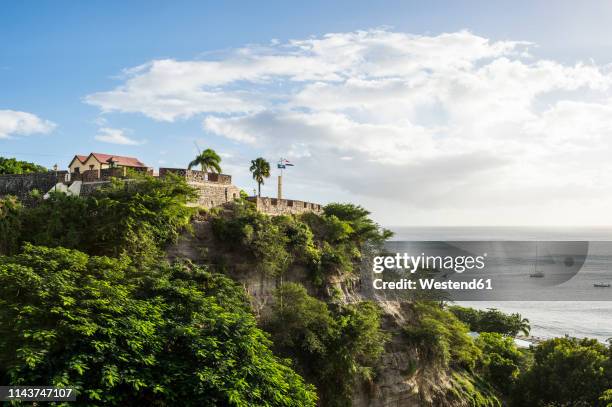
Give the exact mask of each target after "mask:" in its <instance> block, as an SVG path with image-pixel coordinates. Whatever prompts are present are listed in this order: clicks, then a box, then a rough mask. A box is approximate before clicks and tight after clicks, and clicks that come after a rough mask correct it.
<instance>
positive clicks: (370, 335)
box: [265, 283, 387, 406]
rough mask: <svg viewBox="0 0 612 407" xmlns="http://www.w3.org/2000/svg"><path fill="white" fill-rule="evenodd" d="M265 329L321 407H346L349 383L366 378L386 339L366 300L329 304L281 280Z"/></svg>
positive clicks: (377, 313) (375, 309) (374, 307)
mask: <svg viewBox="0 0 612 407" xmlns="http://www.w3.org/2000/svg"><path fill="white" fill-rule="evenodd" d="M265 327H266V329H267V330H268V331H270V332H271V334H272V339H273V341H274V343H275V345H276V348H277V350H278V351H279V352H280V353H281V354H283V355H285V356H287V357H291V358H293V359H294V360H296V361H297V367H299V368H300V370H301V371H302V373H303V374H304V375H305V377H306V378H307V379H309V380H311V381H312V382H314V383H315V384H316V386H317V388H318V390H319V394H320V395H321V398H322V402H323V403H324V405H326V406H350V405H351V396H352V394H353V389H354V385H355V384H356V383H358V382H360V381H372V380H373V378H374V371H373V368H374V366H375V364H376V362H377V361H378V358H379V357H380V355H381V354H382V352H383V350H384V344H385V342H386V340H387V337H386V335H385V334H384V333H383V331H382V330H381V329H380V310H379V308H378V306H377V305H376V304H374V303H372V302H360V303H356V304H350V305H343V306H340V305H337V306H329V305H328V304H326V303H325V302H323V301H320V300H318V299H316V298H314V297H311V296H310V295H308V293H307V292H306V290H305V289H304V287H303V286H301V285H299V284H295V283H287V284H283V285H282V286H281V287H280V288H279V289H278V290H277V292H276V296H275V303H274V305H273V313H272V316H271V318H270V320H269V321H267V322H266V324H265Z"/></svg>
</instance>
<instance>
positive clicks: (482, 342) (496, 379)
mask: <svg viewBox="0 0 612 407" xmlns="http://www.w3.org/2000/svg"><path fill="white" fill-rule="evenodd" d="M476 345H477V346H478V347H479V348H480V349H481V350H482V358H481V359H480V361H479V364H480V369H481V370H482V371H483V374H484V376H485V377H486V378H487V380H488V381H489V382H490V383H491V384H492V385H493V386H495V387H496V388H497V389H498V390H499V391H500V392H502V393H503V394H506V395H508V394H511V393H512V390H513V389H514V385H515V383H516V381H517V379H518V376H519V373H520V371H521V367H523V366H524V359H525V357H524V355H523V354H522V353H521V352H520V351H519V350H518V349H517V348H516V345H515V344H514V340H513V339H512V338H511V337H507V336H503V335H501V334H498V333H487V332H483V333H481V334H480V335H479V336H478V338H477V339H476Z"/></svg>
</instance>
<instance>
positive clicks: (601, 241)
mask: <svg viewBox="0 0 612 407" xmlns="http://www.w3.org/2000/svg"><path fill="white" fill-rule="evenodd" d="M389 229H391V230H392V231H393V232H394V233H395V236H394V237H393V238H392V240H398V241H447V242H448V241H525V240H528V241H589V242H593V243H592V244H591V250H590V253H589V256H590V260H589V261H588V264H586V265H585V267H586V266H588V268H587V269H586V270H585V272H588V273H592V274H593V275H595V276H596V275H597V274H598V273H601V274H603V273H609V272H610V270H612V227H591V228H589V227H421V226H418V227H390V228H389ZM600 290H610V294H611V295H612V287H611V288H601V289H600ZM458 304H459V305H463V306H469V307H474V308H479V309H486V308H497V309H499V310H501V311H504V312H518V313H520V314H521V315H522V316H523V317H524V318H528V319H529V321H530V323H531V335H532V336H535V337H542V338H551V337H556V336H564V335H569V336H575V337H589V338H595V339H598V340H600V341H602V342H604V341H606V340H607V339H608V338H612V301H496V302H492V301H469V302H468V301H463V302H460V303H458Z"/></svg>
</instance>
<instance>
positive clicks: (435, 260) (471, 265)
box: [372, 253, 487, 274]
mask: <svg viewBox="0 0 612 407" xmlns="http://www.w3.org/2000/svg"><path fill="white" fill-rule="evenodd" d="M486 257H487V254H486V253H483V255H482V256H425V253H421V254H420V255H418V256H411V255H409V254H408V253H396V254H395V255H394V256H376V257H374V263H373V266H372V271H374V273H377V274H380V273H382V272H383V271H385V270H407V271H410V272H411V273H415V272H416V271H417V270H419V269H421V270H423V269H424V270H438V271H454V272H456V273H463V272H464V271H466V270H467V271H469V270H482V269H484V267H485V262H484V261H485V258H486Z"/></svg>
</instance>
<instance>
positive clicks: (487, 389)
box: [404, 301, 501, 407]
mask: <svg viewBox="0 0 612 407" xmlns="http://www.w3.org/2000/svg"><path fill="white" fill-rule="evenodd" d="M412 311H413V316H414V319H413V321H411V322H410V323H407V324H406V325H405V326H404V336H405V338H406V340H407V342H408V343H409V344H411V345H413V346H415V347H416V348H417V350H418V355H419V363H421V364H425V363H427V364H429V365H435V366H438V367H439V368H440V369H442V370H450V371H451V372H452V375H451V386H450V389H449V393H450V394H449V397H453V398H455V399H456V400H458V401H461V402H468V403H469V405H472V406H477V407H498V406H500V405H501V403H500V401H499V398H498V397H497V396H496V394H495V392H494V389H493V388H492V387H491V385H490V383H489V382H487V381H486V380H484V379H483V378H482V377H481V376H480V373H481V369H480V363H481V362H480V361H481V359H482V357H483V355H482V352H483V350H482V349H481V348H480V347H478V346H477V345H476V344H475V343H474V340H472V338H471V337H470V336H469V335H468V328H467V326H465V324H463V323H462V322H461V321H459V320H458V319H457V317H456V316H455V315H454V314H453V313H451V312H449V311H448V310H447V309H445V308H444V307H443V306H442V304H440V303H439V302H434V301H418V302H414V303H413V304H412Z"/></svg>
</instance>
